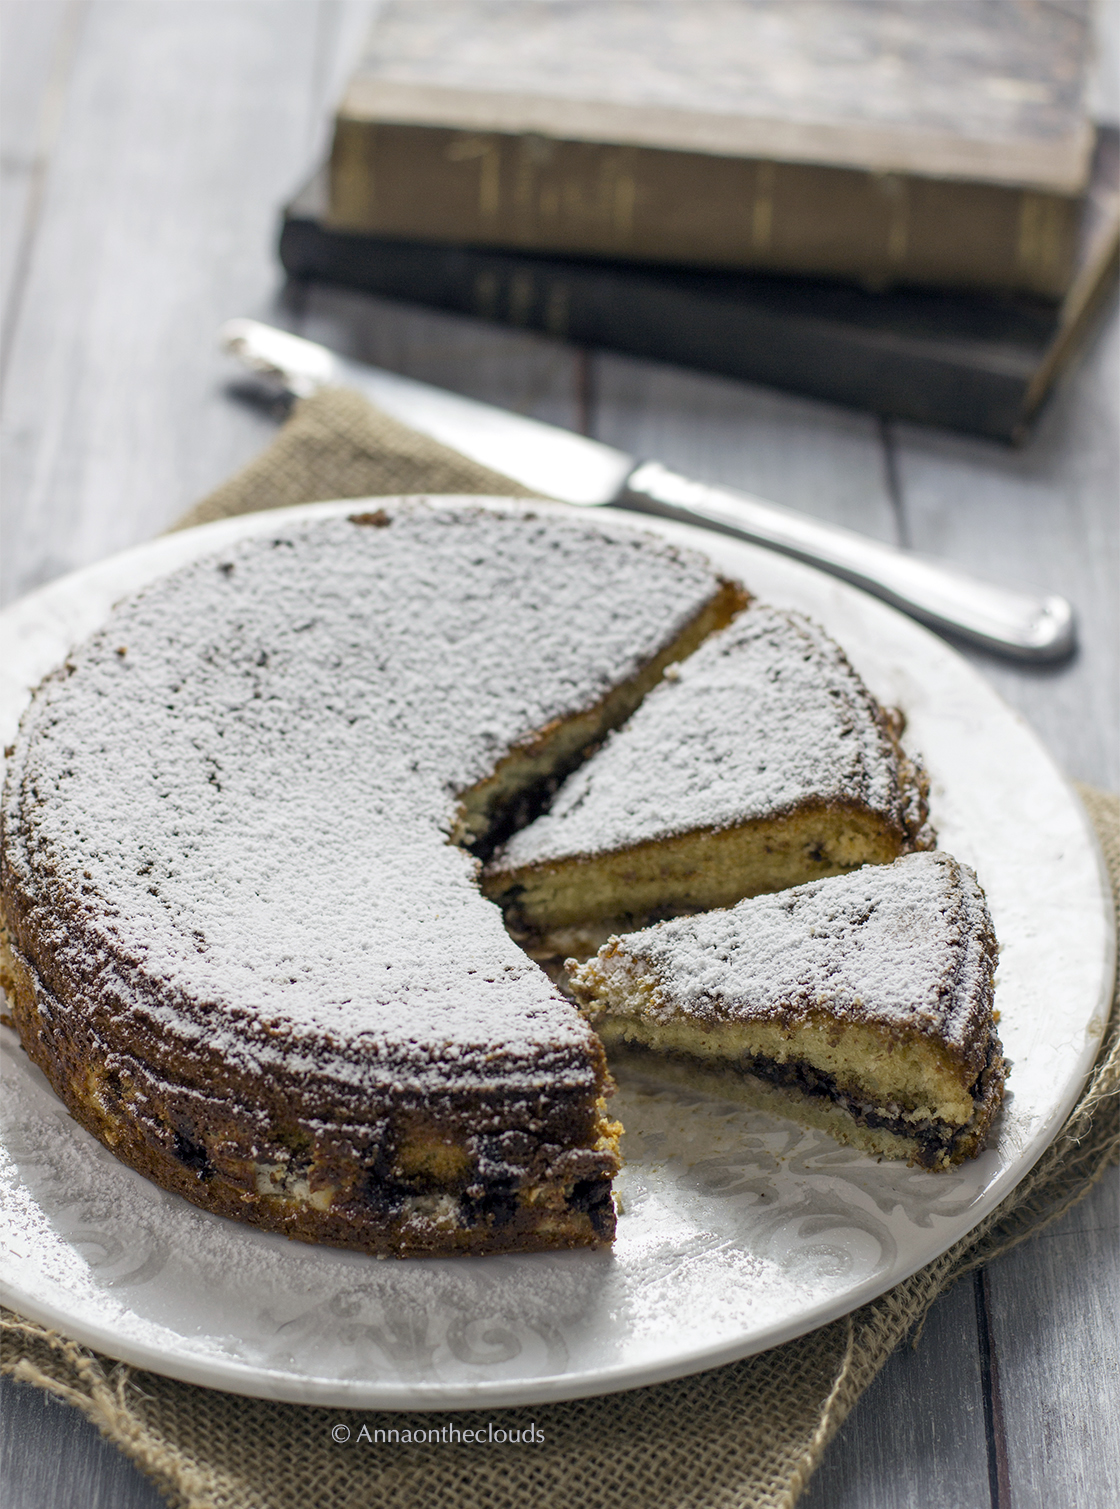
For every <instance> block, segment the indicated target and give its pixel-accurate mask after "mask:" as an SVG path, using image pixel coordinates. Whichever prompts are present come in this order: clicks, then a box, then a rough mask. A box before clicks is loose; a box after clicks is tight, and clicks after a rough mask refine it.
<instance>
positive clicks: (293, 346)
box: [220, 320, 1075, 660]
mask: <svg viewBox="0 0 1120 1509" xmlns="http://www.w3.org/2000/svg"><path fill="white" fill-rule="evenodd" d="M220 340H221V343H222V346H223V348H224V349H225V350H226V351H228V352H229V353H230V354H231V355H233V356H235V357H237V358H238V359H239V360H240V361H241V362H243V363H244V365H245V366H246V367H248V368H249V369H250V370H251V371H253V372H256V373H257V374H258V375H260V376H262V377H265V378H267V379H269V380H270V381H272V382H274V383H278V384H279V385H280V386H281V387H282V388H284V389H285V390H286V391H287V392H289V393H292V394H294V395H295V396H296V397H299V398H307V397H309V396H310V395H311V394H312V393H316V392H318V391H319V390H320V389H321V388H325V387H346V388H356V389H357V390H358V392H360V393H363V394H364V395H365V396H366V397H367V398H368V399H369V400H370V401H371V402H372V403H374V404H376V405H377V407H378V408H379V409H382V410H384V411H385V413H387V414H391V415H392V416H393V417H394V418H395V419H399V420H400V421H401V422H402V423H404V424H407V425H410V426H411V427H412V428H413V429H415V430H419V431H420V432H421V433H422V434H425V435H430V436H431V437H432V438H433V439H435V440H439V441H441V442H442V443H443V444H444V445H447V446H450V447H451V448H452V449H453V450H456V451H459V452H461V453H462V454H463V455H464V456H470V457H471V458H472V459H473V460H475V461H479V462H481V463H482V464H483V465H485V466H488V467H491V468H492V469H493V470H494V471H496V472H501V473H503V474H504V475H505V476H507V477H512V478H514V479H515V480H516V481H518V482H520V483H522V484H523V485H524V486H525V487H528V488H530V489H532V490H533V491H534V492H539V493H540V494H541V495H542V496H543V497H546V498H558V499H560V500H561V501H563V502H565V503H575V504H578V505H580V506H585V507H588V506H590V507H593V506H595V505H602V504H610V505H611V506H612V507H615V508H628V509H633V510H635V511H637V512H639V513H647V514H660V515H662V516H664V517H667V518H672V519H680V520H681V521H682V522H684V523H688V524H699V525H702V526H704V527H705V528H708V529H718V530H722V531H723V532H724V533H726V534H733V535H737V536H738V537H739V538H740V539H744V540H750V541H751V543H752V544H756V545H767V546H769V547H770V548H771V549H772V550H780V551H782V552H783V554H785V555H792V556H796V557H797V558H798V559H799V560H802V561H807V562H808V563H809V564H810V565H813V566H818V567H820V568H821V570H823V571H829V572H831V573H832V574H833V575H834V576H840V577H843V578H844V579H845V580H846V581H849V582H854V583H855V584H856V585H857V586H859V587H862V588H864V590H865V591H867V592H872V593H874V594H875V596H876V597H881V598H885V599H886V601H887V602H889V603H893V604H894V606H895V607H897V608H901V609H902V610H903V612H905V613H909V614H911V616H912V617H914V618H918V619H921V620H922V621H923V622H924V623H928V624H931V625H932V626H933V627H934V628H938V629H947V630H949V631H950V632H951V633H953V634H956V635H958V636H959V637H961V638H963V639H968V640H971V641H972V642H973V643H975V644H980V645H984V646H985V647H986V648H987V649H989V650H994V651H996V652H997V653H999V654H1003V655H1009V656H1012V657H1013V658H1015V659H1017V660H1059V659H1061V658H1062V657H1063V656H1065V655H1068V654H1069V653H1070V651H1071V650H1072V649H1073V646H1074V640H1075V635H1074V618H1073V609H1072V608H1071V607H1070V605H1069V603H1068V602H1066V600H1065V598H1063V597H1057V596H1047V597H1035V596H1032V595H1030V594H1028V593H1025V592H1015V591H1012V590H1011V589H1010V588H1007V587H998V586H995V585H993V584H992V583H990V582H982V581H978V580H977V579H976V578H975V577H973V576H968V575H967V574H966V573H965V572H963V571H958V570H957V569H956V567H955V566H950V565H946V564H944V563H942V562H940V561H935V560H931V559H928V558H927V557H923V556H920V555H913V554H911V553H910V552H908V551H904V550H898V549H896V548H895V546H893V545H884V544H882V543H880V541H878V540H872V539H868V538H867V537H866V536H864V535H860V534H856V533H854V532H853V531H852V530H850V529H841V528H838V527H837V526H836V525H835V524H822V523H819V522H818V521H817V520H816V519H811V518H809V517H807V516H806V515H805V514H800V513H796V512H794V511H793V510H792V509H788V508H782V507H779V506H778V505H777V504H775V503H764V502H763V501H762V500H761V499H759V498H753V497H751V496H750V495H749V494H747V493H740V492H736V491H734V490H732V489H731V488H727V487H713V486H709V485H708V484H707V483H704V482H693V481H690V479H689V478H687V477H682V476H680V475H679V474H678V473H677V472H673V471H670V470H669V468H668V467H666V466H662V464H661V463H660V462H659V461H638V460H637V459H636V458H635V457H634V456H628V455H627V454H626V453H625V451H619V450H616V449H615V448H614V447H613V446H610V445H604V444H603V443H602V442H601V441H599V440H590V439H588V437H587V436H585V435H577V434H574V433H573V432H572V431H570V430H563V429H560V428H559V427H558V426H556V425H552V424H543V423H542V422H541V421H540V420H538V419H526V418H525V417H524V416H523V415H521V414H511V413H509V412H507V411H506V410H505V409H498V408H495V407H494V406H493V405H491V404H487V403H479V402H478V401H477V400H476V399H473V398H463V397H461V396H460V395H459V394H458V393H449V392H446V391H445V390H444V389H442V388H434V387H432V386H431V385H430V384H428V383H423V382H416V381H415V380H414V379H413V378H411V377H400V376H398V375H397V374H396V373H395V372H385V371H382V370H381V369H379V368H377V367H368V366H366V365H364V364H363V363H361V362H355V361H349V360H347V359H346V358H345V357H341V356H337V355H335V353H334V352H333V351H328V350H327V348H326V347H325V346H319V345H316V344H315V343H314V342H313V341H306V340H303V339H302V338H301V337H299V336H296V335H291V334H289V333H288V332H287V331H286V330H277V329H275V328H274V327H273V326H271V325H263V324H260V323H259V322H258V321H256V320H230V321H229V322H228V323H227V324H225V325H223V326H222V329H221V332H220Z"/></svg>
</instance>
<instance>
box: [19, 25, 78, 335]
mask: <svg viewBox="0 0 1120 1509" xmlns="http://www.w3.org/2000/svg"><path fill="white" fill-rule="evenodd" d="M83 10H84V6H83V5H82V4H81V3H80V0H3V3H2V4H0V143H2V144H3V152H2V155H0V340H4V341H6V340H7V339H8V337H9V335H10V333H11V326H12V316H13V314H14V312H15V304H16V303H17V302H18V296H19V291H20V288H19V285H20V284H21V283H22V276H21V275H22V273H23V272H24V270H25V269H26V266H27V263H28V258H29V254H30V251H31V240H32V238H33V235H34V228H35V221H36V219H37V210H38V207H39V203H40V201H41V196H42V187H43V183H44V181H45V178H46V173H47V168H48V164H49V160H50V154H51V150H52V148H53V146H54V144H55V139H56V137H57V134H58V127H59V124H60V120H59V117H60V113H61V112H60V110H59V106H60V104H61V102H62V100H63V98H64V96H65V92H66V84H67V82H68V75H69V70H70V65H71V63H72V61H73V55H74V45H75V42H76V40H77V33H78V31H79V30H80V27H81V21H82V12H83Z"/></svg>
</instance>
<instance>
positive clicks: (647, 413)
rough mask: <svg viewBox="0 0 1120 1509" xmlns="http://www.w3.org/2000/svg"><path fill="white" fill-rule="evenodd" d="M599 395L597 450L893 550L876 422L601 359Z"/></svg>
mask: <svg viewBox="0 0 1120 1509" xmlns="http://www.w3.org/2000/svg"><path fill="white" fill-rule="evenodd" d="M592 385H593V393H594V403H595V416H596V420H595V434H596V435H597V437H598V438H599V439H600V440H605V441H607V442H608V443H609V444H611V445H618V446H621V447H622V448H623V449H624V450H628V451H631V452H633V453H635V454H636V455H638V456H639V457H642V458H649V459H655V460H658V461H663V462H664V463H665V465H666V466H672V467H677V468H679V469H680V470H681V471H682V472H684V473H685V474H686V475H688V476H692V477H697V478H699V479H701V480H702V481H705V482H722V483H725V484H727V485H729V486H732V487H739V488H742V489H744V490H746V491H747V492H753V493H756V494H757V495H758V496H759V497H762V498H768V499H770V500H771V501H772V502H774V503H783V504H786V505H787V506H788V507H790V508H799V509H803V510H804V511H805V512H806V513H810V514H814V515H815V516H816V517H817V518H821V519H827V520H830V521H831V522H833V523H836V524H845V525H847V526H848V527H849V528H852V529H858V530H861V531H862V532H863V533H865V534H869V535H874V536H875V538H876V539H881V540H890V541H892V542H893V541H895V540H896V538H897V533H896V523H895V516H894V508H893V504H892V499H891V486H890V479H889V477H888V475H887V470H886V467H885V465H884V456H883V449H882V445H881V443H880V436H879V427H878V423H877V421H876V420H875V419H874V418H873V417H872V416H870V415H867V414H857V413H854V412H853V411H851V410H849V409H841V408H837V407H835V406H833V405H831V404H826V403H819V402H817V401H816V400H814V399H809V398H796V397H792V396H790V395H788V394H785V393H776V392H773V391H771V390H770V389H768V388H760V387H755V386H752V385H750V384H748V383H739V382H732V381H729V380H728V379H726V378H720V377H710V376H707V375H705V374H703V373H697V372H686V371H683V370H682V369H679V368H675V367H667V366H663V365H659V364H656V363H653V362H646V361H639V360H636V359H634V358H630V357H623V356H615V355H611V354H607V353H599V354H597V355H596V357H595V364H594V375H593V384H592Z"/></svg>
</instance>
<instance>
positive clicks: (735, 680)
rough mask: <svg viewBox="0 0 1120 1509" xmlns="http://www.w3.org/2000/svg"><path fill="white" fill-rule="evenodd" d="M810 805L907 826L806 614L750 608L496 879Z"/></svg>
mask: <svg viewBox="0 0 1120 1509" xmlns="http://www.w3.org/2000/svg"><path fill="white" fill-rule="evenodd" d="M808 800H816V801H821V802H826V803H831V802H851V803H854V804H858V805H860V806H863V807H867V808H870V810H871V811H873V812H875V813H877V814H880V815H881V816H882V817H884V818H885V819H886V820H887V822H888V823H890V824H891V825H892V826H894V827H896V828H898V829H900V830H902V829H904V828H906V827H907V826H912V825H913V824H912V814H911V812H910V810H909V809H910V806H911V805H912V802H911V793H910V792H909V791H907V790H905V789H904V783H902V782H901V781H900V771H899V760H898V755H897V751H896V749H895V746H894V744H893V741H892V740H891V738H890V736H889V735H888V733H887V731H886V728H885V727H884V725H883V722H882V719H881V715H880V714H879V712H878V709H877V707H876V705H875V703H874V701H873V699H872V697H871V695H870V693H869V692H868V691H867V689H866V688H865V687H864V685H863V683H862V682H861V681H860V679H859V677H858V676H857V675H856V673H855V672H854V671H853V670H852V668H851V666H850V665H849V664H848V661H847V659H846V658H845V656H844V653H843V651H842V650H841V649H840V647H839V646H838V645H837V644H835V642H834V641H833V640H831V639H830V638H829V637H828V635H827V634H825V633H824V631H823V630H822V629H820V628H818V627H817V626H816V625H815V624H814V623H812V622H811V621H810V620H809V619H807V618H804V617H803V616H802V615H801V614H798V613H793V612H784V611H782V610H780V609H777V608H770V607H766V606H758V605H756V606H754V607H752V608H749V609H748V610H747V611H746V612H745V613H742V614H740V616H739V617H738V618H737V619H736V620H735V621H734V623H732V624H731V625H730V626H729V627H728V628H726V629H724V630H723V632H722V633H721V634H717V635H714V636H713V637H712V638H711V639H710V640H709V641H708V642H707V643H706V644H704V645H702V646H701V648H700V649H699V650H698V651H697V652H696V654H695V655H693V656H691V657H690V658H689V659H688V660H687V661H686V662H685V663H684V664H683V665H681V666H679V667H676V668H674V674H673V675H667V676H666V679H665V680H664V681H663V682H662V683H661V684H660V685H659V686H657V687H656V688H655V689H654V690H653V691H652V692H651V693H650V695H649V696H648V697H647V698H646V699H645V701H644V702H643V703H642V705H641V707H639V708H638V710H637V712H635V713H634V715H633V716H632V717H631V719H630V720H629V722H628V723H627V724H626V725H625V726H624V727H623V728H622V729H620V730H619V731H618V732H617V733H615V734H612V735H611V736H610V738H609V739H608V740H607V742H606V743H605V745H604V746H603V748H602V749H601V750H600V751H599V752H598V753H597V754H596V755H594V756H593V757H592V758H591V759H590V760H589V761H588V762H587V763H586V764H585V765H583V766H582V767H581V768H580V769H579V770H577V771H576V772H575V773H574V774H573V775H571V776H569V778H568V780H567V781H566V782H565V784H564V785H563V786H562V787H561V789H560V791H559V793H558V794H557V796H556V799H555V801H554V802H553V804H552V806H551V808H550V810H549V811H548V812H547V813H545V814H544V815H543V816H542V817H540V818H538V819H537V821H536V822H535V823H532V824H530V826H529V827H527V828H524V829H523V830H522V831H521V832H520V833H516V834H514V836H513V837H512V839H510V841H509V843H508V844H507V845H506V846H505V848H504V849H503V851H502V852H501V854H500V855H499V856H498V858H497V859H496V860H495V862H494V868H495V869H496V870H497V871H502V870H509V869H514V868H516V867H517V866H519V865H525V864H534V863H547V862H548V861H550V860H559V859H564V858H567V857H568V856H570V855H575V854H602V853H608V852H611V851H612V850H617V849H625V848H628V847H630V846H631V845H633V844H637V843H642V842H650V841H657V840H660V839H663V838H668V837H670V836H672V835H673V834H677V833H686V832H689V831H691V830H693V829H701V828H704V829H713V830H718V829H720V828H726V827H729V826H731V825H733V824H736V823H741V822H746V821H749V820H751V819H752V818H759V817H765V816H769V815H773V814H777V813H782V812H788V811H792V810H793V809H794V808H795V807H796V806H797V805H798V804H800V803H802V802H805V801H808Z"/></svg>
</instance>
